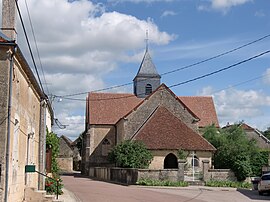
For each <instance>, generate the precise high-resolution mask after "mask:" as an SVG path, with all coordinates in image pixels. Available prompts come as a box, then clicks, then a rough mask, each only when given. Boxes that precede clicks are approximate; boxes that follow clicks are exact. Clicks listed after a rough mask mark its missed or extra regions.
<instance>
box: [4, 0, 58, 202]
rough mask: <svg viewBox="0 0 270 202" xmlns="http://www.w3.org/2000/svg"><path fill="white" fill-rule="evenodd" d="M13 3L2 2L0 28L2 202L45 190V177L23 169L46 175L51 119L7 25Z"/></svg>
mask: <svg viewBox="0 0 270 202" xmlns="http://www.w3.org/2000/svg"><path fill="white" fill-rule="evenodd" d="M12 2H13V3H10V2H8V0H3V12H2V20H3V25H2V27H4V28H6V29H4V31H3V33H2V32H0V89H1V90H0V142H1V147H0V201H1V202H2V201H23V200H24V199H25V189H26V188H27V187H33V188H36V189H44V188H45V184H44V177H40V176H38V174H37V173H25V165H35V168H36V170H39V171H40V172H43V173H45V157H46V124H47V127H48V128H49V129H50V128H51V124H52V119H53V111H52V108H51V107H50V105H49V103H48V102H47V96H46V95H45V94H44V93H43V91H42V90H41V88H40V86H39V84H38V82H37V80H36V79H35V76H34V74H33V72H32V70H31V68H30V67H29V65H28V63H27V61H26V60H25V58H24V56H23V54H22V52H21V50H20V48H19V47H18V45H17V44H16V41H15V31H14V22H10V21H9V20H11V21H12V16H14V18H15V2H14V1H12ZM6 5H9V8H8V9H4V8H5V6H6ZM7 15H8V17H7ZM7 18H8V19H9V20H7V21H5V20H6V19H7ZM13 20H14V19H13ZM45 120H46V121H45Z"/></svg>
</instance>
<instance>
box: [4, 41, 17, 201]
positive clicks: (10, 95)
mask: <svg viewBox="0 0 270 202" xmlns="http://www.w3.org/2000/svg"><path fill="white" fill-rule="evenodd" d="M13 45H14V49H13V52H12V51H11V50H9V51H8V54H9V55H8V57H9V58H8V60H9V68H10V69H9V89H8V118H7V142H6V143H7V144H6V173H5V175H6V177H5V196H4V197H5V202H8V183H9V181H8V178H9V156H10V154H9V153H10V152H9V150H10V125H11V104H12V100H11V98H12V75H13V56H14V54H15V51H16V45H15V44H13Z"/></svg>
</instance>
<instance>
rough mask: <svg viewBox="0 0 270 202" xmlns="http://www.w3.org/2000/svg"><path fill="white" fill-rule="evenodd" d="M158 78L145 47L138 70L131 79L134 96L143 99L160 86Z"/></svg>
mask: <svg viewBox="0 0 270 202" xmlns="http://www.w3.org/2000/svg"><path fill="white" fill-rule="evenodd" d="M160 78H161V76H160V75H159V74H158V72H157V69H156V67H155V65H154V63H153V61H152V59H151V56H150V54H149V51H148V45H147V46H146V51H145V54H144V57H143V60H142V62H141V65H140V68H139V70H138V72H137V75H136V76H135V78H134V79H133V87H134V94H135V95H136V96H137V97H140V98H145V97H146V96H148V95H149V94H151V93H152V92H153V91H154V90H155V89H156V88H157V87H158V86H159V85H160Z"/></svg>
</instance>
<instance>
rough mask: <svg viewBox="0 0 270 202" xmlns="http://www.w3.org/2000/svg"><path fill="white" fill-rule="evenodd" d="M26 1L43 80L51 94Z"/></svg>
mask: <svg viewBox="0 0 270 202" xmlns="http://www.w3.org/2000/svg"><path fill="white" fill-rule="evenodd" d="M24 2H25V6H26V10H27V15H28V19H29V23H30V27H31V31H32V35H33V38H34V43H35V47H36V51H37V56H38V60H39V65H40V69H41V72H42V76H43V80H44V83H45V87H46V90H47V92H48V94H49V88H48V85H47V81H46V78H45V74H44V70H43V65H42V63H41V59H40V54H39V49H38V46H37V40H36V36H35V32H34V27H33V23H32V20H31V16H30V12H29V8H28V4H27V1H26V0H24Z"/></svg>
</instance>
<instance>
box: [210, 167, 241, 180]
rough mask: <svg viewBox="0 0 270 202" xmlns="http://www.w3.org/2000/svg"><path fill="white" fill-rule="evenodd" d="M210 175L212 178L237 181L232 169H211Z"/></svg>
mask: <svg viewBox="0 0 270 202" xmlns="http://www.w3.org/2000/svg"><path fill="white" fill-rule="evenodd" d="M208 175H209V178H210V180H227V181H228V180H229V181H236V177H235V175H234V173H233V172H232V171H231V170H230V169H209V170H208Z"/></svg>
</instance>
